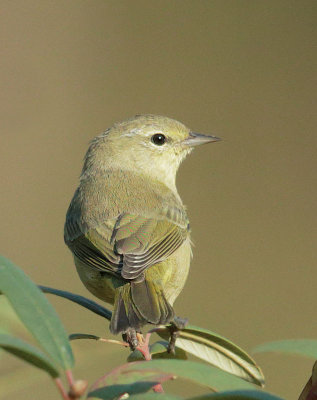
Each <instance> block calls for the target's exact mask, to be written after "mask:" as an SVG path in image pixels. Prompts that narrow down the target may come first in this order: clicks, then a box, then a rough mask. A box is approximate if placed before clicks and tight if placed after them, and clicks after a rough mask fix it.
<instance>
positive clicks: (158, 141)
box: [151, 133, 166, 146]
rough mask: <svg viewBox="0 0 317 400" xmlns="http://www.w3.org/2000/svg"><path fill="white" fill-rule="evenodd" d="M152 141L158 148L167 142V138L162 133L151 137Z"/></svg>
mask: <svg viewBox="0 0 317 400" xmlns="http://www.w3.org/2000/svg"><path fill="white" fill-rule="evenodd" d="M151 141H152V143H154V144H156V145H157V146H162V144H164V143H165V142H166V137H165V136H164V135H163V134H162V133H156V134H155V135H153V136H152V137H151Z"/></svg>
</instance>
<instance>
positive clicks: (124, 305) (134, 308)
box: [110, 278, 174, 334]
mask: <svg viewBox="0 0 317 400" xmlns="http://www.w3.org/2000/svg"><path fill="white" fill-rule="evenodd" d="M173 318H174V310H173V308H172V306H171V305H170V304H169V303H168V301H167V300H166V298H165V296H164V293H163V290H162V288H161V287H160V286H159V285H158V284H157V283H155V284H154V283H153V282H152V281H150V280H147V279H146V278H145V279H144V280H143V281H142V282H133V281H131V282H128V283H126V284H125V285H123V286H120V287H118V288H117V289H116V292H115V303H114V310H113V313H112V318H111V323H110V331H111V332H112V333H113V334H118V333H120V332H126V331H127V329H128V328H134V329H135V330H136V331H139V330H140V328H141V327H142V326H143V325H145V324H147V323H149V324H154V325H161V324H162V325H165V324H167V323H169V322H170V321H171V320H172V319H173Z"/></svg>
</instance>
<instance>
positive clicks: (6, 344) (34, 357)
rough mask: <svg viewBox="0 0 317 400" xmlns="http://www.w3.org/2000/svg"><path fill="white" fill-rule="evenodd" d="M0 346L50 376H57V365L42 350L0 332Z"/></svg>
mask: <svg viewBox="0 0 317 400" xmlns="http://www.w3.org/2000/svg"><path fill="white" fill-rule="evenodd" d="M0 347H1V348H2V349H4V350H6V351H8V352H9V353H11V354H13V355H15V356H17V357H19V358H21V359H22V360H24V361H26V362H28V363H30V364H32V365H34V366H35V367H38V368H40V369H43V370H44V371H46V372H48V373H49V374H50V375H51V377H52V378H57V377H58V376H59V372H58V369H57V367H56V366H55V365H54V363H53V362H52V361H51V360H50V359H49V358H48V357H47V356H46V355H45V354H44V353H42V351H40V350H39V349H37V348H36V347H34V346H32V345H30V344H29V343H26V342H24V341H23V340H21V339H19V338H16V337H14V336H11V335H5V334H0Z"/></svg>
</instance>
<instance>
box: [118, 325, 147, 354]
mask: <svg viewBox="0 0 317 400" xmlns="http://www.w3.org/2000/svg"><path fill="white" fill-rule="evenodd" d="M122 339H123V340H124V341H125V342H127V343H128V344H129V346H130V349H131V350H135V349H136V348H137V347H138V346H142V345H143V344H144V337H143V335H142V333H141V332H137V331H136V330H135V329H133V328H129V329H128V330H127V331H126V332H125V333H123V334H122Z"/></svg>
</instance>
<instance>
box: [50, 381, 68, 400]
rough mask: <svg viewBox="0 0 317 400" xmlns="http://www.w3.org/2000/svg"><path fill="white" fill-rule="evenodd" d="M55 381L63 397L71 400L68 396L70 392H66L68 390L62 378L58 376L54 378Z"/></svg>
mask: <svg viewBox="0 0 317 400" xmlns="http://www.w3.org/2000/svg"><path fill="white" fill-rule="evenodd" d="M54 381H55V384H56V386H57V388H58V390H59V392H60V394H61V395H62V398H63V399H64V400H70V399H69V397H68V394H67V392H66V390H65V388H64V385H63V382H62V381H61V379H60V378H56V379H54Z"/></svg>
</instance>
